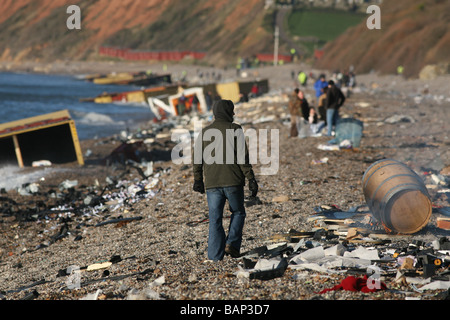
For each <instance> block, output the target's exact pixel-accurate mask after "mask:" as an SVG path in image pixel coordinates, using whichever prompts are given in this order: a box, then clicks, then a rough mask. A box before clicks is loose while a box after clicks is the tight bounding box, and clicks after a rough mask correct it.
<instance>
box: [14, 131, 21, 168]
mask: <svg viewBox="0 0 450 320" xmlns="http://www.w3.org/2000/svg"><path fill="white" fill-rule="evenodd" d="M12 138H13V141H14V149H15V151H16V157H17V163H18V164H19V167H20V168H23V167H24V165H23V159H22V152H21V151H20V146H19V140H18V139H17V135H13V137H12Z"/></svg>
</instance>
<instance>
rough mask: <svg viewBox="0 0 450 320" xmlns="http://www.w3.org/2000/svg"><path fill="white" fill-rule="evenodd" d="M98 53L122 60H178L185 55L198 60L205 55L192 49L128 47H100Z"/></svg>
mask: <svg viewBox="0 0 450 320" xmlns="http://www.w3.org/2000/svg"><path fill="white" fill-rule="evenodd" d="M98 53H99V54H100V55H102V56H108V57H115V58H120V59H124V60H161V61H163V60H169V61H180V60H182V59H184V58H185V57H188V56H190V57H192V58H193V59H196V60H199V59H203V58H204V57H205V56H206V53H204V52H193V51H134V50H130V49H121V48H111V47H100V48H99V50H98Z"/></svg>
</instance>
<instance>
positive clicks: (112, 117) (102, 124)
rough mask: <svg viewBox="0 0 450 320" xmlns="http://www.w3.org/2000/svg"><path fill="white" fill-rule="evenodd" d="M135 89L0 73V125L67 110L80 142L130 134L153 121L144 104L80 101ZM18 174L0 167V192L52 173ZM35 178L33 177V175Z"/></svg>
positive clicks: (68, 78)
mask: <svg viewBox="0 0 450 320" xmlns="http://www.w3.org/2000/svg"><path fill="white" fill-rule="evenodd" d="M138 89H140V88H139V87H136V86H125V85H98V84H95V83H92V82H89V81H86V80H84V78H83V77H82V76H73V75H43V74H30V73H10V72H5V73H0V123H1V124H3V123H7V122H10V121H15V120H21V119H24V118H29V117H33V116H38V115H43V114H47V113H51V112H55V111H60V110H68V111H69V113H70V116H71V118H72V119H73V120H74V122H75V126H76V129H77V134H78V137H79V139H80V140H85V139H97V138H104V137H109V136H112V135H116V134H121V133H122V132H127V131H128V132H134V131H136V130H138V129H139V128H140V127H141V126H143V125H144V124H145V123H147V122H148V121H151V120H152V119H153V118H154V115H153V113H152V112H151V110H150V108H149V106H148V105H146V104H144V103H142V104H125V103H110V104H97V103H94V102H82V101H81V100H80V99H84V98H94V97H96V96H98V95H100V94H102V93H104V92H109V93H113V92H124V91H133V90H138ZM0 152H1V150H0ZM42 170H43V171H42V172H34V173H27V174H20V172H21V170H20V169H19V168H18V167H16V166H11V165H8V166H2V165H1V164H0V189H1V188H3V189H5V190H7V191H8V190H10V189H13V188H18V187H20V186H22V185H23V184H25V183H29V182H32V181H34V180H37V179H38V178H39V177H42V176H44V175H45V173H46V172H47V173H48V172H50V171H52V170H54V169H53V168H51V167H49V168H43V169H42ZM34 175H36V176H34Z"/></svg>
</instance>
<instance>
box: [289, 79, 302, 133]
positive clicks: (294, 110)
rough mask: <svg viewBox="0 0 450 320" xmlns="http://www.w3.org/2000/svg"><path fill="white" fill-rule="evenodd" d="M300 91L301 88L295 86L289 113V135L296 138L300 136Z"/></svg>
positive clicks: (290, 100) (290, 99)
mask: <svg viewBox="0 0 450 320" xmlns="http://www.w3.org/2000/svg"><path fill="white" fill-rule="evenodd" d="M299 92H300V89H299V88H295V89H294V91H293V92H292V94H291V95H290V97H289V103H288V106H289V114H290V117H291V130H290V134H289V137H290V138H295V137H297V136H298V128H297V126H298V123H299V121H300V110H301V108H300V98H299V97H298V93H299Z"/></svg>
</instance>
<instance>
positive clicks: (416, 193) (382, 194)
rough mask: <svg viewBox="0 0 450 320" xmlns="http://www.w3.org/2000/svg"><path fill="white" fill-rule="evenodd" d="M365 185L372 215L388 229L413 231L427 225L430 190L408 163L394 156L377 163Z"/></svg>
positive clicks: (369, 171)
mask: <svg viewBox="0 0 450 320" xmlns="http://www.w3.org/2000/svg"><path fill="white" fill-rule="evenodd" d="M362 186H363V191H364V197H365V199H366V202H367V205H368V207H369V209H370V210H371V212H372V215H373V216H374V218H375V219H377V220H378V221H379V222H381V223H382V224H383V226H384V227H385V228H386V229H387V230H388V231H391V232H396V233H402V234H412V233H415V232H418V231H419V230H421V229H422V228H423V227H425V226H426V225H427V223H428V220H429V219H430V216H431V209H432V208H431V200H430V196H429V194H428V190H427V188H426V187H425V184H424V183H423V181H422V180H421V179H420V177H419V176H418V175H417V174H416V173H415V172H414V171H413V170H411V169H410V168H409V167H407V166H406V165H405V164H403V163H401V162H399V161H397V160H392V159H383V160H380V161H377V162H375V163H373V164H372V165H371V166H370V167H369V168H368V169H367V170H366V172H365V173H364V176H363V179H362Z"/></svg>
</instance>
